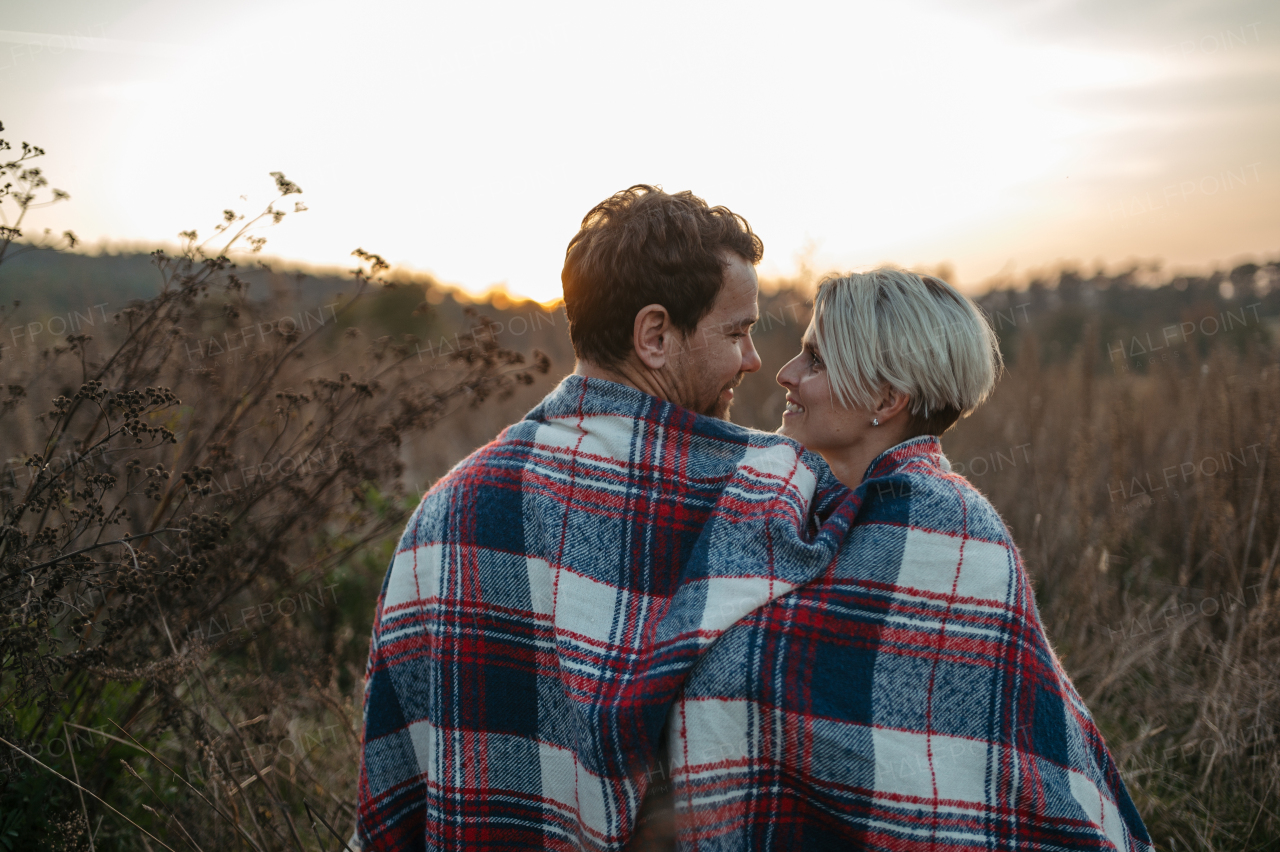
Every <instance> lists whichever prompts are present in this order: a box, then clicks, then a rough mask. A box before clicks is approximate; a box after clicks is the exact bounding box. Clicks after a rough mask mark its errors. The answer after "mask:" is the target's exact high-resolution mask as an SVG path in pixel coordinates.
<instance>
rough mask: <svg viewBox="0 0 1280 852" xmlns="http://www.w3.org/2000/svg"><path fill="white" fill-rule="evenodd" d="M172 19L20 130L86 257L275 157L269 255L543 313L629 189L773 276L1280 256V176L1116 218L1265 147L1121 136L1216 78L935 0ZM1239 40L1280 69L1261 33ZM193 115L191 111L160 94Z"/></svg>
mask: <svg viewBox="0 0 1280 852" xmlns="http://www.w3.org/2000/svg"><path fill="white" fill-rule="evenodd" d="M164 8H165V7H163V4H160V3H147V4H143V5H140V6H138V7H137V9H136V10H135V13H134V14H133V15H131V16H130V17H129V18H127V19H123V20H120V21H117V22H115V24H113V25H112V26H108V27H105V28H104V31H103V33H102V34H103V35H104V36H105V37H107V38H108V39H116V41H115V42H111V43H112V44H120V45H126V46H127V45H128V44H134V45H138V44H151V45H154V46H157V47H156V49H154V50H141V49H138V50H137V51H135V52H134V53H130V52H129V50H127V49H126V48H121V49H119V50H115V51H114V52H112V51H107V52H101V51H99V52H93V51H81V52H80V53H77V54H75V55H71V56H69V58H68V59H67V60H66V61H65V63H64V64H63V65H60V66H57V67H58V68H59V69H60V70H59V71H58V76H57V78H56V82H54V83H53V84H52V85H53V88H52V93H51V95H50V96H51V97H53V98H54V99H55V104H54V105H55V106H56V109H49V110H47V113H48V115H49V117H48V118H47V119H46V120H44V123H43V124H37V125H34V126H33V125H32V123H31V121H30V120H29V119H27V120H25V121H24V124H23V126H22V127H21V130H20V132H21V133H22V134H23V135H25V136H27V137H30V138H32V139H33V140H38V141H39V142H40V144H41V145H43V146H44V147H45V148H46V149H48V150H49V151H50V156H49V157H48V158H47V160H48V162H47V171H48V172H49V173H50V174H51V175H53V176H54V178H55V182H56V183H57V185H58V186H61V187H64V188H66V189H68V190H69V191H71V193H72V196H73V198H74V199H75V201H74V203H73V204H71V205H67V206H66V207H64V208H59V210H58V211H57V215H58V217H59V218H58V223H59V229H60V228H61V227H62V226H63V225H62V222H64V221H66V220H70V221H69V222H68V224H67V227H71V228H72V229H73V230H76V231H77V233H79V234H80V235H81V236H82V237H84V238H86V240H87V241H89V242H91V243H93V242H97V241H99V240H102V239H108V240H114V241H129V242H138V241H145V240H148V239H160V240H166V239H172V238H173V235H175V234H176V233H177V232H178V231H180V230H183V229H186V228H190V227H193V226H195V227H197V228H199V227H200V225H201V223H207V224H206V225H205V226H204V230H207V229H208V228H209V227H210V226H211V225H212V224H214V223H215V222H216V214H217V212H218V211H219V210H221V209H223V208H224V207H232V208H233V209H236V210H237V211H238V212H251V211H253V210H255V209H256V208H257V207H260V206H261V205H262V204H263V203H265V201H266V200H267V198H268V197H269V190H270V179H269V178H267V177H266V175H267V173H268V172H271V171H283V172H284V173H285V174H286V175H288V176H289V178H290V179H292V180H295V181H296V182H297V183H298V184H300V185H301V186H302V187H303V189H304V195H303V196H302V197H303V199H305V202H306V204H307V206H308V208H309V210H308V211H307V212H306V213H303V214H296V215H295V214H291V215H290V216H289V217H288V218H287V219H286V221H285V222H283V223H282V224H281V225H280V226H279V227H278V228H274V229H272V230H270V232H268V233H266V234H264V235H265V236H267V237H268V238H269V240H270V242H269V244H268V247H267V251H268V252H271V253H273V254H276V255H278V256H281V257H287V258H294V259H298V260H299V261H301V262H305V263H308V264H313V265H316V266H325V267H329V266H331V267H337V268H340V269H349V268H351V266H352V259H351V258H350V256H349V252H350V251H351V249H353V248H355V247H356V246H357V245H359V246H363V247H364V248H367V249H369V250H371V251H376V252H378V253H380V254H382V255H383V256H384V257H386V258H387V259H388V260H389V261H391V262H392V263H393V264H395V265H398V266H400V267H403V268H404V269H408V270H414V271H417V272H422V273H424V274H429V275H432V276H433V277H434V278H436V279H437V280H440V281H445V282H457V284H456V286H458V287H460V288H461V289H464V290H465V291H467V292H469V293H472V294H482V293H485V292H489V291H501V292H504V293H511V294H515V295H517V296H519V297H525V298H531V299H534V300H536V301H538V302H540V303H542V304H551V303H554V302H555V301H557V300H558V299H559V296H560V279H559V272H560V266H561V263H562V261H563V253H564V247H565V245H566V244H567V242H568V240H569V238H570V237H571V236H572V235H573V234H574V233H575V232H576V230H577V227H578V224H579V222H580V220H581V218H582V216H583V214H585V212H586V211H587V210H588V209H589V208H590V207H591V206H592V205H594V204H595V203H596V202H598V201H600V200H601V199H603V198H604V197H606V196H607V195H609V194H610V193H612V192H614V191H617V190H619V189H622V188H624V187H626V186H629V185H631V184H634V183H638V182H648V183H656V184H660V185H662V186H664V187H665V188H667V189H668V190H670V191H676V190H682V189H692V190H693V191H694V192H695V193H697V194H698V195H700V196H702V197H703V198H705V199H706V200H707V201H708V202H709V203H711V204H723V205H726V206H728V207H730V208H731V209H733V210H734V211H735V212H739V213H741V214H742V215H744V216H745V217H746V218H747V219H748V220H749V221H750V222H751V223H752V226H753V228H755V230H756V231H757V232H758V233H760V235H761V236H762V238H763V240H764V243H765V263H764V265H763V266H762V277H792V276H795V275H796V274H798V270H800V269H801V267H802V266H808V267H810V268H814V269H821V270H827V269H850V268H859V267H867V266H871V265H877V264H879V263H882V262H892V263H895V264H898V265H902V266H906V267H910V266H920V265H935V264H938V263H941V262H949V263H950V264H952V265H953V266H954V267H955V268H956V269H957V274H958V277H959V278H960V280H961V282H962V286H963V285H969V286H971V285H972V284H973V283H975V282H977V281H980V280H983V279H986V278H990V277H991V276H993V275H995V274H996V273H997V272H999V271H1000V270H1002V269H1007V268H1008V266H1009V264H1010V263H1013V264H1014V265H1015V266H1016V267H1018V268H1022V269H1025V268H1027V267H1028V266H1035V265H1045V264H1049V263H1052V262H1054V260H1055V259H1057V258H1071V257H1074V258H1077V259H1079V260H1081V261H1085V262H1091V261H1093V260H1094V258H1102V259H1104V260H1107V261H1110V262H1117V261H1119V260H1121V259H1122V258H1124V257H1128V256H1154V255H1161V256H1164V257H1166V258H1168V259H1169V260H1170V261H1171V262H1174V263H1178V262H1182V263H1187V262H1205V261H1207V260H1208V259H1210V258H1213V257H1224V256H1230V255H1238V254H1241V253H1244V252H1249V251H1267V250H1269V249H1272V248H1280V245H1274V244H1272V245H1268V244H1266V240H1265V237H1264V236H1262V235H1263V234H1265V233H1266V226H1267V225H1268V224H1271V225H1274V224H1275V220H1276V216H1275V214H1274V212H1271V213H1269V214H1263V213H1261V212H1260V211H1263V210H1267V209H1268V205H1271V204H1272V203H1273V202H1274V201H1276V200H1277V198H1278V197H1280V196H1278V191H1277V189H1276V188H1275V187H1274V185H1273V184H1274V183H1275V182H1274V181H1272V182H1271V184H1270V185H1269V184H1266V183H1265V182H1262V181H1259V182H1258V186H1257V187H1247V188H1246V189H1248V190H1249V192H1245V191H1240V192H1237V194H1236V196H1235V197H1234V198H1235V199H1236V200H1238V201H1239V202H1240V203H1239V204H1237V205H1236V206H1234V207H1230V208H1229V209H1228V210H1227V214H1223V213H1222V210H1221V209H1219V208H1221V197H1219V198H1214V199H1209V198H1191V199H1188V197H1187V196H1186V195H1185V194H1184V195H1183V197H1182V199H1181V200H1182V201H1184V202H1186V203H1184V204H1183V205H1182V207H1181V208H1179V209H1180V210H1183V212H1184V214H1185V215H1182V218H1181V219H1176V220H1173V221H1171V222H1170V221H1168V220H1167V218H1166V219H1161V220H1158V221H1159V222H1160V225H1159V226H1158V227H1153V226H1152V225H1153V223H1155V222H1157V219H1156V218H1155V217H1148V218H1143V217H1141V216H1134V215H1130V214H1126V215H1125V218H1124V219H1123V220H1122V221H1121V223H1120V224H1121V225H1123V226H1124V228H1117V227H1116V215H1115V213H1114V211H1115V210H1118V209H1120V208H1119V206H1118V203H1119V202H1117V201H1116V199H1122V200H1123V199H1127V198H1128V197H1129V196H1130V195H1131V194H1136V193H1146V194H1148V195H1150V194H1152V193H1155V194H1157V195H1158V194H1159V193H1160V192H1161V191H1162V188H1163V187H1164V186H1166V185H1168V184H1170V183H1176V182H1177V181H1183V182H1185V181H1186V180H1188V179H1194V178H1196V177H1198V175H1199V174H1200V173H1201V172H1203V173H1209V172H1210V171H1211V170H1220V169H1223V168H1234V167H1236V165H1237V163H1236V162H1235V161H1236V160H1240V161H1241V162H1242V163H1243V162H1252V161H1257V160H1259V159H1260V157H1259V155H1258V154H1257V153H1256V151H1255V150H1244V146H1242V145H1237V148H1239V149H1240V150H1239V151H1231V152H1230V153H1229V154H1217V155H1214V156H1215V157H1216V160H1215V159H1214V158H1213V157H1207V158H1206V156H1204V155H1200V156H1199V159H1198V160H1197V159H1196V158H1195V157H1190V158H1188V157H1187V156H1182V155H1178V156H1175V155H1174V154H1173V153H1171V152H1170V151H1168V150H1166V149H1164V148H1161V147H1159V146H1147V147H1145V148H1143V147H1141V146H1136V147H1135V145H1134V143H1133V138H1134V137H1144V134H1147V135H1149V134H1150V133H1151V132H1152V130H1151V126H1150V125H1151V118H1150V114H1149V112H1139V113H1135V111H1134V110H1132V109H1126V108H1122V107H1123V105H1124V104H1126V103H1128V102H1129V100H1130V99H1132V98H1135V97H1138V94H1136V93H1142V92H1144V91H1148V90H1151V89H1152V88H1153V87H1156V88H1158V87H1160V86H1164V85H1170V81H1174V82H1175V83H1176V82H1177V81H1184V82H1185V81H1187V80H1190V81H1192V82H1194V81H1195V80H1198V79H1202V78H1205V75H1209V76H1212V75H1219V76H1221V75H1222V74H1226V73H1228V71H1227V70H1224V69H1225V68H1226V66H1224V67H1223V68H1216V67H1210V66H1208V65H1206V64H1205V63H1203V62H1202V63H1201V64H1199V65H1196V64H1194V63H1193V62H1191V61H1188V57H1186V56H1184V55H1178V53H1176V52H1174V53H1170V52H1169V51H1167V50H1163V49H1162V48H1163V45H1162V44H1161V43H1159V42H1154V43H1153V46H1152V48H1151V49H1149V50H1146V49H1143V50H1138V49H1134V48H1127V49H1119V48H1117V47H1114V46H1110V45H1106V44H1089V43H1088V42H1082V41H1080V40H1075V41H1067V40H1061V41H1049V40H1047V39H1046V38H1045V37H1041V38H1039V39H1035V38H1030V37H1028V36H1027V35H1026V33H1025V32H1020V31H1018V30H1017V28H1016V27H1014V26H1012V25H1009V26H1005V25H1004V24H1003V22H1002V21H1000V20H993V19H982V18H978V17H974V16H972V15H969V16H961V15H959V14H956V13H955V12H953V11H949V9H948V7H946V6H945V5H944V4H943V3H941V2H932V0H929V1H928V2H927V1H926V0H910V2H904V3H901V4H895V5H893V6H891V7H890V6H882V5H875V6H871V5H866V6H861V5H857V4H841V5H824V4H815V3H809V4H804V3H802V4H798V5H794V6H791V7H788V8H787V9H786V10H782V9H780V8H778V7H776V6H774V5H770V4H763V3H759V4H755V5H753V6H750V7H747V8H744V7H742V6H741V4H737V5H732V6H731V5H729V4H727V3H712V4H705V5H699V6H696V7H688V6H685V5H681V4H675V3H655V4H647V5H646V6H645V7H644V8H643V9H636V8H628V9H625V10H624V9H612V8H603V7H599V6H598V5H593V4H588V3H564V4H559V5H557V6H555V7H552V8H544V7H537V8H534V7H530V6H527V5H519V4H510V5H507V6H505V7H503V9H502V13H501V14H498V15H494V14H491V12H492V11H493V10H491V9H490V10H488V11H486V9H479V8H475V7H471V6H467V5H465V4H453V5H449V6H443V5H441V6H424V5H409V4H402V3H385V4H374V5H371V6H368V7H362V8H361V10H360V15H359V16H358V17H354V18H353V17H352V16H351V15H350V14H349V8H348V7H343V6H339V5H337V4H334V3H317V4H309V5H306V6H302V5H299V4H297V3H295V2H279V3H276V4H274V5H269V6H265V7H261V8H255V9H254V12H253V16H252V19H251V20H252V27H253V28H252V29H249V26H248V21H249V20H250V19H249V18H247V17H246V16H245V15H228V16H225V18H218V19H211V20H210V22H208V23H207V24H206V25H204V26H202V27H194V28H184V27H181V26H179V25H178V24H177V23H175V21H179V20H180V16H176V13H168V14H162V13H161V11H162V10H163V9H164ZM486 8H487V7H486ZM677 20H678V21H679V22H680V26H679V27H677V28H673V27H672V26H671V22H672V21H677ZM227 21H231V22H232V23H227ZM282 34H284V35H282ZM184 42H185V44H183V43H184ZM652 44H658V45H660V46H661V49H660V50H657V51H655V50H653V49H651V48H649V47H645V46H647V45H652ZM160 48H163V49H160ZM1242 56H1243V57H1244V58H1243V59H1241V60H1240V62H1245V63H1253V65H1255V66H1258V67H1265V68H1268V69H1271V68H1273V67H1274V66H1275V63H1274V61H1273V60H1274V56H1273V55H1272V54H1269V53H1267V52H1266V51H1264V50H1263V49H1261V48H1258V49H1257V50H1255V53H1254V54H1252V55H1244V54H1242ZM1192 59H1197V60H1198V59H1200V57H1192ZM371 60H373V61H371ZM1233 61H1234V60H1233ZM1230 67H1232V68H1236V67H1243V66H1240V65H1239V63H1237V65H1232V66H1230ZM1251 67H1252V66H1251ZM52 69H53V66H50V68H49V69H46V70H47V71H48V72H49V73H53V70H52ZM601 69H607V71H608V73H599V72H600V71H601ZM1197 75H1198V76H1197ZM1188 85H1189V83H1188ZM184 102H185V103H194V104H199V105H200V106H198V107H195V108H191V107H187V108H186V109H188V110H191V109H194V113H193V114H194V115H196V116H199V115H201V113H202V111H203V112H204V113H207V118H205V119H204V120H203V121H200V120H196V121H175V120H174V113H173V112H172V110H170V109H157V108H156V107H157V104H177V103H184ZM1144 109H1145V107H1144ZM1162 115H1163V116H1164V117H1163V119H1162V120H1164V121H1165V122H1166V123H1167V124H1169V123H1171V125H1170V126H1177V122H1178V120H1179V119H1178V118H1177V116H1178V113H1176V111H1174V112H1169V113H1168V114H1167V115H1165V114H1162ZM5 120H6V122H8V123H10V125H11V126H16V125H17V123H18V122H17V121H16V118H13V117H11V116H10V115H7V116H5ZM86 127H93V128H94V133H93V134H91V135H90V136H89V137H86V134H85V130H84V129H85V128H86ZM1144 138H1145V137H1144ZM1256 147H1257V146H1255V148H1256ZM1179 156H1181V157H1182V159H1181V160H1180V159H1178V157H1179ZM1228 157H1230V159H1228ZM1201 161H1203V163H1204V164H1203V165H1201V164H1200V163H1201ZM1188 175H1190V176H1191V177H1190V178H1188V177H1187V176H1188ZM241 193H245V194H246V195H248V196H249V199H248V200H246V201H241V200H240V199H239V198H238V196H240V194H241ZM1197 205H1199V206H1197ZM1215 205H1216V206H1215ZM241 208H244V209H241ZM290 209H291V206H290ZM1108 210H1111V211H1112V212H1111V214H1110V218H1108ZM1228 214H1229V215H1228ZM1210 215H1218V216H1222V215H1226V218H1225V219H1224V220H1223V221H1224V225H1223V226H1222V227H1221V230H1222V233H1216V232H1215V233H1214V234H1208V233H1207V232H1206V229H1205V227H1204V224H1203V220H1204V217H1205V216H1210ZM1250 217H1252V219H1250ZM1245 220H1250V221H1252V220H1257V222H1255V223H1254V224H1252V225H1248V226H1245V227H1241V224H1240V223H1242V222H1244V221H1245ZM41 224H43V223H41ZM1227 226H1230V228H1231V231H1230V232H1229V233H1228V227H1227ZM1122 231H1124V232H1122ZM1274 232H1275V231H1274V230H1273V231H1272V233H1274Z"/></svg>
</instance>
